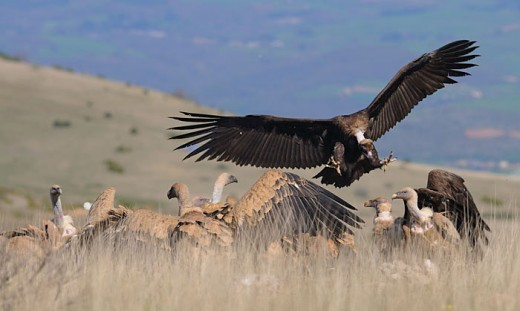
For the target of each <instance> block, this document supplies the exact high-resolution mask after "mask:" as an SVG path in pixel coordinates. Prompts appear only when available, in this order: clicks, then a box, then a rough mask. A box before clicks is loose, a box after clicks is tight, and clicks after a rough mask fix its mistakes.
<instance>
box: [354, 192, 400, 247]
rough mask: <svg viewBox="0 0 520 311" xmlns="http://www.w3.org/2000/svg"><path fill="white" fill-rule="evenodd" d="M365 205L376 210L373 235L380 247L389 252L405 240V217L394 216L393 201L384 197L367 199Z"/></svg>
mask: <svg viewBox="0 0 520 311" xmlns="http://www.w3.org/2000/svg"><path fill="white" fill-rule="evenodd" d="M364 206H365V207H373V208H375V210H376V215H375V217H374V229H373V237H374V241H375V243H376V244H377V245H378V247H379V249H380V250H381V251H383V252H388V251H390V250H391V249H392V248H394V247H395V246H397V245H399V244H400V243H401V242H403V241H404V240H405V236H404V231H403V226H404V225H405V222H404V218H402V217H398V218H394V216H392V203H391V202H390V201H389V200H388V199H386V198H383V197H378V198H375V199H372V200H367V201H365V204H364Z"/></svg>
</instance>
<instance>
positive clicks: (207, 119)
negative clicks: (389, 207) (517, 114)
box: [170, 40, 478, 187]
mask: <svg viewBox="0 0 520 311" xmlns="http://www.w3.org/2000/svg"><path fill="white" fill-rule="evenodd" d="M474 43H475V41H468V40H459V41H454V42H451V43H449V44H446V45H444V46H443V47H441V48H439V49H437V50H435V51H432V52H429V53H425V54H423V55H422V56H420V57H419V58H417V59H415V60H414V61H412V62H410V63H409V64H407V65H405V66H404V67H402V68H401V69H400V70H399V72H397V74H396V75H395V76H394V77H393V78H392V79H391V80H390V82H389V83H388V84H387V85H386V87H385V88H384V89H383V90H382V91H381V92H380V93H379V94H378V95H377V96H376V97H375V99H374V100H373V101H372V102H371V103H370V104H369V105H368V107H366V108H364V109H362V110H360V111H358V112H355V113H353V114H350V115H339V116H336V117H333V118H331V119H294V118H283V117H276V116H270V115H246V116H219V115H209V114H200V113H190V112H182V114H184V115H186V116H187V117H178V116H176V117H171V118H172V119H175V120H178V121H182V122H185V123H187V125H181V126H175V127H172V128H170V130H174V131H188V132H186V133H181V134H178V135H174V136H172V137H171V139H185V138H189V139H191V140H190V141H188V142H187V143H184V144H182V145H180V146H178V147H177V148H176V150H177V149H182V148H186V147H191V146H194V145H197V146H196V147H195V149H194V150H193V151H191V152H190V153H189V154H188V155H187V156H186V157H185V159H186V158H190V157H192V156H195V155H198V158H197V161H200V160H204V159H208V160H212V159H216V160H217V161H231V162H234V163H236V164H238V165H240V166H241V165H252V166H258V167H267V168H311V167H316V166H324V168H323V169H322V170H321V171H320V172H319V173H318V174H317V175H316V176H315V177H316V178H319V177H321V178H322V179H321V182H322V183H323V184H333V185H334V186H336V187H346V186H349V185H350V184H351V183H352V182H354V181H355V180H357V179H359V178H360V177H361V176H362V175H363V174H364V173H368V172H370V171H371V170H373V169H375V168H381V167H383V166H386V164H388V163H389V162H391V160H392V159H391V157H389V158H387V159H385V160H379V157H378V155H377V152H376V149H375V148H374V145H373V142H374V141H376V140H377V139H378V138H380V137H381V136H383V134H385V133H386V132H387V131H388V130H390V129H391V128H393V127H394V126H395V125H396V124H397V123H398V122H400V121H401V120H403V119H404V118H405V117H406V115H408V114H409V113H410V111H411V110H412V109H413V108H414V107H415V106H416V105H417V104H418V103H419V102H420V101H421V100H423V99H424V98H425V97H426V96H428V95H431V94H433V93H434V92H436V91H437V90H439V89H441V88H443V87H444V85H445V84H453V83H456V82H457V81H455V80H454V79H452V77H461V76H466V75H469V73H467V72H465V71H464V69H467V68H470V67H473V66H476V65H475V64H472V63H468V61H469V60H472V59H473V58H475V57H477V56H478V55H474V54H470V53H471V52H473V51H474V50H475V49H476V48H477V46H474V45H473V44H474Z"/></svg>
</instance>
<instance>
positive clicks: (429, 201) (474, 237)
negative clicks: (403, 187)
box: [405, 169, 491, 247]
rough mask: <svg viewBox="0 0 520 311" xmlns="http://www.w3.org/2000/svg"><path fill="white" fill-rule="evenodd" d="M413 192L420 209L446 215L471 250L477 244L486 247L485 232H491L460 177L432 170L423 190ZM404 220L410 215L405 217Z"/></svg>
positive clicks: (439, 170)
mask: <svg viewBox="0 0 520 311" xmlns="http://www.w3.org/2000/svg"><path fill="white" fill-rule="evenodd" d="M415 191H416V192H417V202H418V205H419V206H420V207H429V208H431V209H432V210H433V211H434V212H437V213H442V214H444V215H446V217H448V218H449V219H450V220H451V221H452V222H453V224H454V225H455V228H457V232H458V233H459V235H460V237H461V238H462V239H467V240H468V242H469V244H470V245H471V246H473V247H474V246H476V245H477V244H478V243H479V241H482V242H483V243H484V244H488V238H487V236H486V231H488V232H490V231H491V229H490V228H489V226H488V224H487V223H486V222H485V221H484V219H482V217H481V216H480V212H479V210H478V208H477V205H476V204H475V201H474V200H473V197H472V195H471V193H470V192H469V190H468V188H466V186H465V185H464V179H463V178H462V177H461V176H459V175H457V174H455V173H452V172H448V171H445V170H441V169H434V170H431V171H430V172H429V173H428V182H427V185H426V188H418V189H415ZM407 211H408V210H407ZM405 217H409V215H407V214H405Z"/></svg>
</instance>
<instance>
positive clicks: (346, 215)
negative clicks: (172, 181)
mask: <svg viewBox="0 0 520 311" xmlns="http://www.w3.org/2000/svg"><path fill="white" fill-rule="evenodd" d="M215 207H216V205H215V204H214V205H212V209H207V208H206V207H205V206H202V207H201V208H202V209H203V211H204V212H205V213H206V214H208V215H210V216H213V217H215V218H217V219H222V220H223V221H224V222H225V223H227V224H228V225H229V226H230V227H231V228H233V229H234V230H235V232H236V233H237V236H238V237H242V238H245V239H246V240H248V239H250V241H251V242H252V243H258V242H260V241H264V242H265V243H266V245H269V244H270V243H271V242H274V241H280V240H281V239H282V238H288V239H293V238H294V237H297V236H298V235H299V234H305V233H308V234H310V235H312V236H318V235H323V236H325V237H327V238H330V239H331V240H332V241H333V242H334V243H335V244H344V245H347V246H349V247H351V248H353V247H354V245H353V239H352V234H353V232H352V230H351V228H360V225H361V224H362V223H363V220H362V219H361V218H359V217H358V216H357V215H356V214H355V213H354V211H355V210H356V208H355V207H354V206H352V205H350V204H349V203H348V202H346V201H344V200H343V199H341V198H339V197H338V196H336V195H334V194H333V193H331V192H329V191H327V190H326V189H324V188H322V187H320V186H318V185H316V184H314V183H312V182H310V181H308V180H306V179H304V178H302V177H300V176H298V175H296V174H293V173H287V172H282V171H280V170H268V171H266V172H265V173H264V174H263V175H262V176H261V177H260V178H259V179H258V180H257V181H256V183H255V184H254V185H253V186H252V187H251V188H250V189H249V190H248V191H247V192H246V193H245V194H244V195H243V196H242V197H241V198H240V199H237V200H235V201H234V202H225V203H221V204H220V207H221V208H220V209H219V208H215Z"/></svg>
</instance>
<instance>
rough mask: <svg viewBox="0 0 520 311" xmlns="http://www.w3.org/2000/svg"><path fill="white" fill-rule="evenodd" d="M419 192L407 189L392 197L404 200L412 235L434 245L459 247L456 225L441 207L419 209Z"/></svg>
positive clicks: (406, 220) (406, 216)
mask: <svg viewBox="0 0 520 311" xmlns="http://www.w3.org/2000/svg"><path fill="white" fill-rule="evenodd" d="M418 197H419V195H418V192H417V191H416V190H414V189H412V188H410V187H405V188H403V189H401V190H400V191H398V192H396V193H394V194H393V195H392V199H402V200H403V201H404V203H405V206H406V212H405V216H404V218H405V223H406V224H407V225H408V228H409V232H410V234H412V235H420V236H422V237H424V238H425V239H426V240H428V241H430V242H431V243H432V244H438V245H442V244H444V245H457V244H458V243H459V241H460V239H461V238H460V234H459V232H458V231H457V229H456V228H455V225H454V223H453V222H452V221H451V220H450V219H449V218H448V217H446V216H445V215H444V214H445V212H447V211H446V210H444V209H443V210H442V211H441V210H440V207H439V206H437V207H434V208H430V207H428V206H425V205H421V207H419V203H418V202H419V200H418Z"/></svg>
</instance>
